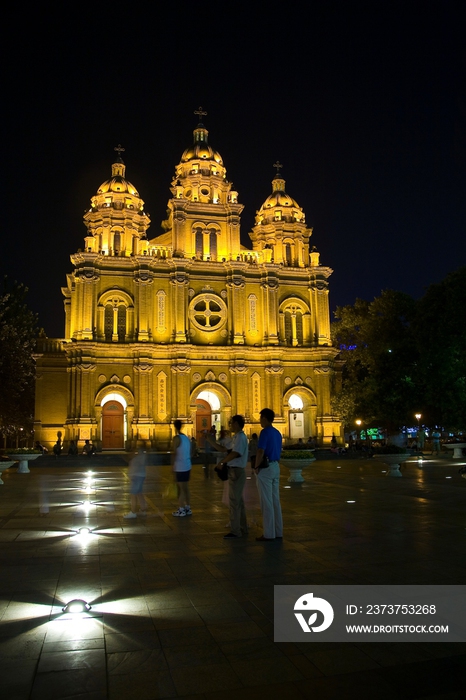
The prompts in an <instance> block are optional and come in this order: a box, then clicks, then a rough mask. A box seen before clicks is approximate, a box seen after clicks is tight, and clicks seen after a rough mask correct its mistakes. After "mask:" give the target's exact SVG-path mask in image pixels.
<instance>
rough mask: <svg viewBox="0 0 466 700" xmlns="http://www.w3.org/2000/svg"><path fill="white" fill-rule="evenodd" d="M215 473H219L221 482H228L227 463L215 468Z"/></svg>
mask: <svg viewBox="0 0 466 700" xmlns="http://www.w3.org/2000/svg"><path fill="white" fill-rule="evenodd" d="M215 471H216V472H217V476H218V478H219V479H221V481H227V480H228V464H227V463H226V462H225V463H224V464H222V465H221V466H220V467H215Z"/></svg>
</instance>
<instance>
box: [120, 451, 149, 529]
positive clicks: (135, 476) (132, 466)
mask: <svg viewBox="0 0 466 700" xmlns="http://www.w3.org/2000/svg"><path fill="white" fill-rule="evenodd" d="M146 464H147V455H146V453H145V452H144V449H143V448H142V447H140V448H139V450H138V451H137V453H136V455H135V456H134V457H133V459H132V460H131V462H130V463H129V479H130V494H131V510H130V511H129V513H126V515H124V516H123V517H124V518H126V519H129V518H136V517H137V506H138V503H139V513H140V515H146V514H147V503H146V499H145V498H144V494H143V488H144V481H145V479H146Z"/></svg>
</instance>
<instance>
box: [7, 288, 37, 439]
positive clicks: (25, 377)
mask: <svg viewBox="0 0 466 700" xmlns="http://www.w3.org/2000/svg"><path fill="white" fill-rule="evenodd" d="M26 294H27V288H26V287H25V286H24V285H23V284H18V283H17V282H11V281H10V280H8V279H7V277H5V278H4V279H3V281H1V282H0V432H2V433H3V434H8V433H9V432H14V430H15V429H16V428H17V427H18V426H19V425H21V426H24V425H26V424H27V423H28V422H30V421H31V417H32V413H33V405H34V374H35V372H34V370H35V368H34V360H33V350H34V345H35V339H36V336H37V317H36V315H35V314H33V313H32V311H30V310H29V308H28V307H27V304H26Z"/></svg>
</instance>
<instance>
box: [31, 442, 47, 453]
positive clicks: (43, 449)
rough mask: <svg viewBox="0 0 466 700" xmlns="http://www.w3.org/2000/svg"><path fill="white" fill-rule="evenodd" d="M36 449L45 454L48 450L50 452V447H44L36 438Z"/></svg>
mask: <svg viewBox="0 0 466 700" xmlns="http://www.w3.org/2000/svg"><path fill="white" fill-rule="evenodd" d="M34 449H35V450H40V451H41V452H42V454H43V455H45V454H47V452H48V449H47V448H46V447H44V446H43V445H41V444H40V442H39V440H36V442H35V444H34Z"/></svg>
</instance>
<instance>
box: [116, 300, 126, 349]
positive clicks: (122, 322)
mask: <svg viewBox="0 0 466 700" xmlns="http://www.w3.org/2000/svg"><path fill="white" fill-rule="evenodd" d="M117 334H118V342H119V343H124V342H125V335H126V306H125V305H124V304H120V306H119V307H118V319H117Z"/></svg>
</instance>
